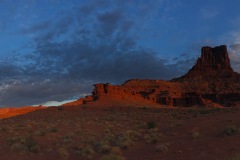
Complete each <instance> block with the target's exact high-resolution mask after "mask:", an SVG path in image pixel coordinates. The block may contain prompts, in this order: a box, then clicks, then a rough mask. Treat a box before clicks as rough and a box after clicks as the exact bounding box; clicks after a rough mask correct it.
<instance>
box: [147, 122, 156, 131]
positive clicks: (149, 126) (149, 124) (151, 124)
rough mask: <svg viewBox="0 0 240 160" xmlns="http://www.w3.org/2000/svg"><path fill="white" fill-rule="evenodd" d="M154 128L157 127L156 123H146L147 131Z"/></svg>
mask: <svg viewBox="0 0 240 160" xmlns="http://www.w3.org/2000/svg"><path fill="white" fill-rule="evenodd" d="M156 126H157V124H156V122H154V121H149V122H147V128H148V129H153V128H156Z"/></svg>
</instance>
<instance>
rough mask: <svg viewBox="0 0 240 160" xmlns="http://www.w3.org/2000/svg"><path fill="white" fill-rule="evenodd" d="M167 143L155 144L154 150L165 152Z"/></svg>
mask: <svg viewBox="0 0 240 160" xmlns="http://www.w3.org/2000/svg"><path fill="white" fill-rule="evenodd" d="M168 146H169V145H168V144H160V145H157V146H156V148H155V149H156V152H160V153H166V152H167V151H168Z"/></svg>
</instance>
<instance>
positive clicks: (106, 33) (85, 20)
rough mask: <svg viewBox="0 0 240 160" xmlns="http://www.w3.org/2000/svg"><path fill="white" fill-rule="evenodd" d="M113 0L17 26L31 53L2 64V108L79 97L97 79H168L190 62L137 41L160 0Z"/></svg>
mask: <svg viewBox="0 0 240 160" xmlns="http://www.w3.org/2000/svg"><path fill="white" fill-rule="evenodd" d="M106 2H109V3H106ZM114 2H116V3H117V5H116V3H113V1H102V0H98V1H94V2H92V3H90V2H88V3H87V4H86V5H80V6H75V7H74V8H73V9H72V10H71V12H69V13H66V14H64V15H63V16H59V17H58V16H56V17H58V18H56V19H50V20H49V19H47V20H46V21H42V22H39V23H37V24H34V25H32V26H29V27H28V28H25V29H24V30H21V34H23V35H31V37H32V42H31V44H30V45H29V46H31V52H28V53H24V54H21V53H19V55H18V56H19V57H18V59H16V60H15V61H12V63H9V64H4V65H1V64H0V75H2V76H3V77H8V80H5V81H4V83H3V81H2V83H0V89H1V90H2V91H4V92H2V93H4V94H2V95H1V100H0V107H2V106H19V105H31V104H41V103H43V102H48V101H64V100H69V99H74V98H78V97H79V96H81V95H82V94H83V93H91V90H92V88H93V87H92V84H94V83H99V82H103V83H106V82H110V83H114V84H121V83H123V82H124V81H125V80H127V79H132V78H143V79H171V78H174V77H177V76H180V75H181V74H182V73H184V72H185V71H186V70H187V69H189V68H188V67H189V64H191V63H194V62H193V59H192V57H191V56H189V55H187V54H183V55H181V56H180V57H176V58H175V60H174V61H172V62H171V63H169V62H170V60H169V59H167V58H164V57H162V56H160V55H161V54H164V53H161V52H160V51H154V50H151V49H149V48H146V47H144V46H142V45H140V44H139V36H138V35H139V33H138V32H139V31H140V30H139V28H141V27H143V26H144V25H142V24H143V23H148V18H147V17H149V16H150V15H151V16H152V15H154V14H155V13H154V12H156V11H157V10H158V9H159V8H158V7H159V6H161V7H162V5H163V1H162V0H161V1H160V0H152V1H151V3H149V4H150V5H148V6H145V7H144V5H143V4H145V3H144V2H141V3H137V4H136V3H135V2H134V1H128V2H126V3H122V1H114ZM120 2H121V3H120ZM135 4H136V5H135ZM103 6H104V7H103ZM146 7H147V8H146ZM131 9H132V12H133V14H131V16H129V15H128V14H127V13H128V12H129V10H131ZM142 11H146V12H144V13H143V12H142ZM168 11H169V9H168ZM168 11H167V12H168ZM164 12H166V11H164ZM138 13H141V14H142V15H143V17H145V18H144V19H143V17H139V16H138ZM19 52H21V51H19ZM16 64H18V65H16Z"/></svg>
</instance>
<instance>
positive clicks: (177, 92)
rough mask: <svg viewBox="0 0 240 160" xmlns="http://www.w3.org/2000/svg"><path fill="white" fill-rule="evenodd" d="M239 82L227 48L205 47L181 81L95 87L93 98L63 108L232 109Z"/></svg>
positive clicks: (239, 95)
mask: <svg viewBox="0 0 240 160" xmlns="http://www.w3.org/2000/svg"><path fill="white" fill-rule="evenodd" d="M239 82H240V74H238V73H236V72H234V71H233V69H232V67H231V64H230V60H229V56H228V51H227V47H226V45H222V46H217V47H214V48H211V47H208V46H206V47H203V48H202V50H201V57H200V58H198V59H197V62H196V63H195V65H194V66H193V67H192V68H191V69H190V70H189V71H188V73H186V74H185V75H183V76H181V77H179V78H174V79H172V80H169V81H164V80H142V79H131V80H127V81H126V82H125V83H123V84H122V85H111V84H109V83H106V84H102V83H101V84H95V85H94V90H93V92H92V95H89V96H87V97H85V98H80V99H79V100H77V101H74V102H71V103H66V104H64V105H62V106H78V105H82V104H85V105H94V104H95V105H96V106H99V107H101V106H105V107H106V106H118V105H119V106H122V105H126V106H127V105H128V106H142V107H143V106H165V107H167V106H169V107H192V106H200V107H201V106H205V107H229V106H236V105H239V104H240V83H239Z"/></svg>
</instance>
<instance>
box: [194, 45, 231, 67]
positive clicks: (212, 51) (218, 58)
mask: <svg viewBox="0 0 240 160" xmlns="http://www.w3.org/2000/svg"><path fill="white" fill-rule="evenodd" d="M209 69H212V70H223V69H227V70H230V71H232V67H231V64H230V60H229V57H228V52H227V46H226V45H222V46H218V47H215V48H211V47H208V46H207V47H203V48H202V54H201V57H200V58H198V59H197V63H196V64H195V65H194V66H193V68H192V70H204V71H207V70H209Z"/></svg>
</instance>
